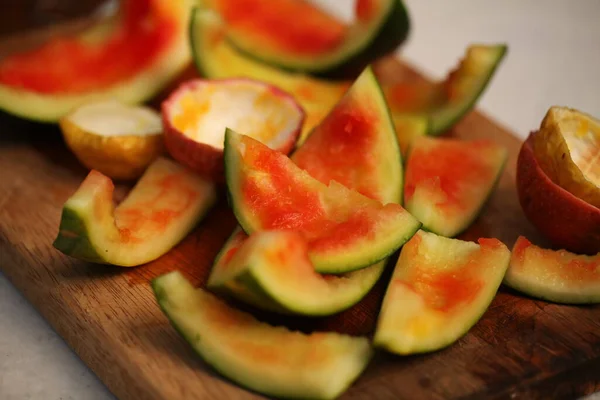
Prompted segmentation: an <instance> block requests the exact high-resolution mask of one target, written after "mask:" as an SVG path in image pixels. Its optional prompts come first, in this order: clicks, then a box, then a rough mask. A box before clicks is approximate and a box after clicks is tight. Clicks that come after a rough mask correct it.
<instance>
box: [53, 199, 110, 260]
mask: <svg viewBox="0 0 600 400" xmlns="http://www.w3.org/2000/svg"><path fill="white" fill-rule="evenodd" d="M87 225H88V224H87V222H86V221H85V219H82V218H81V217H80V215H79V213H78V212H77V210H75V209H72V208H70V207H69V206H68V205H65V207H64V208H63V211H62V215H61V219H60V227H59V233H58V235H57V237H56V239H54V242H53V243H52V245H53V246H54V248H56V249H57V250H60V251H61V252H62V253H64V254H67V255H69V256H71V257H74V258H77V259H80V260H83V261H88V262H93V263H98V264H106V261H105V260H104V259H103V257H102V256H101V255H100V254H99V253H98V251H97V250H96V248H95V247H94V246H93V245H92V243H90V240H89V235H88V229H89V228H88V226H87ZM65 232H66V233H67V234H65Z"/></svg>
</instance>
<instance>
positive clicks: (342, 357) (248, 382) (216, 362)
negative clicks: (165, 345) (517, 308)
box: [152, 272, 372, 398]
mask: <svg viewBox="0 0 600 400" xmlns="http://www.w3.org/2000/svg"><path fill="white" fill-rule="evenodd" d="M152 286H153V289H154V293H155V295H156V298H157V301H158V303H159V304H160V306H161V308H162V309H163V311H164V312H165V313H166V315H167V316H168V318H169V319H170V321H171V323H172V324H173V325H174V326H175V327H176V328H177V330H178V331H179V332H181V333H182V335H183V336H184V337H185V338H186V339H187V341H188V342H189V343H190V344H191V345H192V346H193V347H194V349H195V350H196V351H197V352H198V353H199V354H200V356H202V357H203V358H204V359H205V360H206V361H207V362H208V363H209V364H211V365H212V366H213V367H215V369H217V370H218V371H219V372H220V373H222V374H223V375H225V376H227V377H228V378H230V379H232V380H234V381H235V382H237V383H240V384H241V385H243V386H246V387H249V388H251V389H253V390H256V391H258V392H261V393H263V394H266V395H271V396H276V397H285V398H335V397H337V396H339V395H340V394H341V392H342V391H343V390H345V389H346V388H347V387H348V386H349V385H350V384H351V383H352V381H354V380H355V379H356V378H357V377H358V375H360V373H361V372H362V371H363V370H364V368H365V367H366V366H367V364H368V362H369V360H370V358H371V356H372V350H371V347H370V345H369V342H368V340H367V339H366V338H361V337H350V336H345V335H340V334H336V333H313V334H310V335H307V334H303V333H300V332H293V331H290V330H288V329H286V328H284V327H274V326H271V325H268V324H265V323H262V322H259V321H257V320H256V319H254V318H253V317H252V316H251V315H250V314H247V313H244V312H241V311H238V310H236V309H234V308H232V307H230V306H228V305H227V304H226V303H224V302H222V301H220V300H219V299H217V298H216V297H214V296H213V295H211V294H209V293H208V292H205V291H204V290H202V289H194V288H193V287H192V285H191V284H190V283H189V282H187V281H186V280H185V278H183V276H182V275H181V274H180V273H178V272H173V273H169V274H167V275H164V276H161V277H159V278H157V279H156V280H154V281H153V283H152ZM281 344H285V345H283V346H282V345H281Z"/></svg>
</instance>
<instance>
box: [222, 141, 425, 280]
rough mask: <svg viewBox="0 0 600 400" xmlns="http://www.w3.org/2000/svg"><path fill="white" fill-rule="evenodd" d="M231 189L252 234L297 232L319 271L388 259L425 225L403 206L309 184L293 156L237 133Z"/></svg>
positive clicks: (231, 152)
mask: <svg viewBox="0 0 600 400" xmlns="http://www.w3.org/2000/svg"><path fill="white" fill-rule="evenodd" d="M225 172H226V177H227V188H228V190H229V196H230V200H231V205H232V208H233V211H234V213H235V215H236V217H237V220H238V222H239V223H240V225H241V226H242V228H243V229H244V231H246V233H248V234H252V233H253V232H256V231H261V230H295V231H297V232H299V233H300V234H301V235H302V236H303V237H304V238H305V240H307V242H308V247H309V255H310V260H311V262H312V263H313V265H314V266H315V270H316V271H317V272H321V273H334V274H340V273H345V272H350V271H353V270H356V269H360V268H364V267H366V266H368V265H371V264H373V263H375V262H377V261H380V260H382V259H384V258H385V257H387V256H389V255H390V254H391V253H393V252H394V251H395V250H396V249H398V248H399V247H400V246H402V244H404V243H405V242H406V241H407V240H408V239H409V238H410V237H411V236H412V235H413V234H414V233H415V232H416V231H417V229H419V227H420V226H421V224H420V223H419V222H418V221H417V220H416V219H415V218H414V217H413V216H412V215H410V214H409V213H408V212H407V211H406V210H404V209H403V208H402V207H401V206H400V205H399V204H395V203H388V204H385V205H383V204H381V203H380V202H378V201H376V200H373V199H370V198H368V197H365V196H363V195H361V194H360V193H358V192H355V191H352V190H349V189H348V188H346V187H345V186H343V185H341V184H339V183H337V182H336V181H331V182H330V183H329V186H327V185H325V184H323V183H322V182H320V181H318V180H316V179H314V178H312V177H311V176H310V175H309V174H308V173H307V172H306V171H304V170H302V169H300V168H299V167H298V166H296V165H295V164H294V163H293V162H292V161H291V160H290V159H289V158H288V157H286V156H285V155H283V154H281V153H279V152H276V151H274V150H272V149H270V148H269V147H267V146H265V145H264V144H262V143H260V142H259V141H257V140H255V139H252V138H250V137H248V136H245V135H240V134H238V133H236V132H234V131H232V130H227V133H226V134H225Z"/></svg>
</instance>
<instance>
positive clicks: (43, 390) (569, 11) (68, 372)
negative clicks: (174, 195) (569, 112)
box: [0, 0, 600, 400]
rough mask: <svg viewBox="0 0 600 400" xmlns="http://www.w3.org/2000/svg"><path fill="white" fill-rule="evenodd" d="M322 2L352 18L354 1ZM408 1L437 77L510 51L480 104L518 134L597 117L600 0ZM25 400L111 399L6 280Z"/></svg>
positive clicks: (2, 361) (2, 290) (7, 373)
mask: <svg viewBox="0 0 600 400" xmlns="http://www.w3.org/2000/svg"><path fill="white" fill-rule="evenodd" d="M315 1H318V2H319V3H321V4H323V5H324V6H325V7H326V8H328V9H330V10H332V11H333V12H335V13H338V15H340V16H342V17H348V16H350V15H351V9H352V4H353V1H352V0H320V1H319V0H315ZM406 3H407V5H408V7H409V10H410V14H411V17H412V21H413V29H412V33H411V36H410V39H409V41H408V43H407V44H406V45H405V46H404V47H403V49H402V50H401V54H402V56H403V57H405V58H406V59H407V60H409V61H411V62H413V63H414V64H415V65H417V66H419V67H420V68H422V70H424V71H425V72H426V73H428V74H430V75H431V76H433V77H436V78H441V77H442V76H444V74H445V73H446V71H447V70H448V68H450V67H451V66H453V65H454V64H455V62H456V61H457V60H458V58H459V57H460V56H462V54H463V51H464V49H465V47H466V46H467V45H468V44H469V43H472V42H505V43H508V44H509V53H508V56H507V57H506V59H505V61H504V63H503V65H502V66H501V68H500V69H499V70H498V73H497V75H496V76H495V77H494V79H493V82H492V85H491V86H490V88H489V89H488V90H487V92H486V93H485V94H484V96H483V98H482V99H481V101H480V103H479V107H480V108H481V109H483V110H484V111H485V112H487V113H488V114H489V115H490V116H492V117H493V118H495V119H496V120H497V121H499V122H500V123H502V124H504V125H506V126H508V127H509V128H511V129H512V130H514V131H515V132H516V133H517V134H519V135H520V136H521V137H524V136H525V135H526V134H527V132H529V130H531V129H535V128H536V127H537V125H538V124H539V122H540V121H541V118H542V117H543V116H544V113H545V112H546V110H547V109H548V107H549V106H551V105H553V104H561V105H568V106H571V107H575V108H579V109H581V110H582V111H586V112H589V113H591V114H593V115H596V116H600V79H599V77H600V23H599V22H600V1H598V0H577V1H566V0H504V1H496V0H452V1H449V0H406ZM0 223H1V222H0ZM2 262H3V260H2V255H1V254H0V263H2ZM594 397H595V396H594ZM599 398H600V397H599ZM22 399H29V400H70V399H73V400H79V399H86V400H108V399H113V400H114V397H113V396H112V395H111V394H110V393H109V391H108V390H107V389H106V388H105V387H104V386H103V385H102V383H101V382H100V381H99V380H98V379H97V378H96V377H95V376H94V375H93V374H92V373H91V372H90V371H89V370H88V369H87V367H86V366H85V365H84V364H83V363H82V362H81V361H80V360H79V358H78V357H77V356H76V355H75V354H74V353H73V352H72V351H71V350H70V349H69V347H68V346H67V345H66V344H65V342H64V341H63V340H62V339H61V338H60V337H59V336H58V335H57V334H56V333H55V332H54V331H53V330H52V329H51V328H50V326H49V325H48V324H47V323H46V322H45V321H44V320H43V319H42V318H41V317H40V315H39V314H38V313H37V312H36V311H35V309H33V308H32V307H31V305H30V304H29V303H28V302H27V301H26V300H25V299H24V298H23V297H22V296H21V294H20V293H18V292H17V291H16V290H15V289H14V288H13V287H12V286H11V284H10V283H9V282H8V281H7V280H6V278H5V277H4V276H3V275H2V274H0V400H22Z"/></svg>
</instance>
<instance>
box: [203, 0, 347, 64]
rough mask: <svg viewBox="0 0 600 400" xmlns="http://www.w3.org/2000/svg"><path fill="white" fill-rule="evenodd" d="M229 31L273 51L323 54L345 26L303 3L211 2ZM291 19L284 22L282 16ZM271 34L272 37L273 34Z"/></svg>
mask: <svg viewBox="0 0 600 400" xmlns="http://www.w3.org/2000/svg"><path fill="white" fill-rule="evenodd" d="M212 3H213V4H214V6H215V9H216V10H217V11H218V12H219V14H220V15H221V16H222V17H223V19H224V20H225V22H226V23H227V24H228V25H229V26H230V29H233V30H235V31H236V32H237V33H238V34H240V35H244V36H246V37H248V36H250V37H253V38H254V40H257V41H259V42H260V43H262V44H263V45H264V46H267V47H271V48H272V49H274V50H279V51H284V52H288V51H290V52H293V53H297V54H304V55H314V54H323V53H327V52H328V51H330V50H332V49H333V48H335V47H336V46H337V45H338V44H340V43H341V42H342V41H343V39H344V35H345V33H346V32H345V31H346V26H345V25H344V24H343V23H341V22H339V21H338V20H337V19H336V18H333V17H331V16H329V15H328V14H326V13H324V12H323V11H320V10H319V9H318V8H316V7H315V6H314V5H312V4H310V3H309V2H306V1H303V0H301V1H298V0H280V1H278V2H276V3H273V2H270V1H265V0H242V1H240V0H235V1H232V0H214V1H212ZM286 15H287V16H293V17H292V18H285V17H282V16H286ZM274 33H275V34H274Z"/></svg>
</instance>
